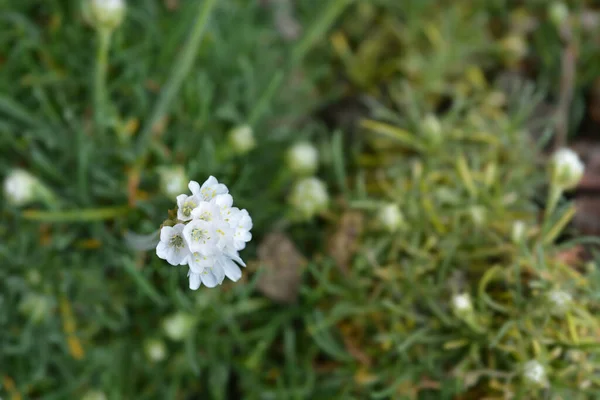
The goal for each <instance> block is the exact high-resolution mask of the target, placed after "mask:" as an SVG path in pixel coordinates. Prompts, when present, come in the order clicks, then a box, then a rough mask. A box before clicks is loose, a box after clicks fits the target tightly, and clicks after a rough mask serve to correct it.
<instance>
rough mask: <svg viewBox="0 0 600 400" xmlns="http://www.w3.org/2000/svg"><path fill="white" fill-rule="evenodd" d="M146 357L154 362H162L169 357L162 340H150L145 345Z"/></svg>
mask: <svg viewBox="0 0 600 400" xmlns="http://www.w3.org/2000/svg"><path fill="white" fill-rule="evenodd" d="M144 351H145V352H146V357H148V359H149V360H150V361H152V362H161V361H162V360H164V359H165V358H166V356H167V348H166V346H165V343H164V342H163V341H162V340H160V339H148V340H146V342H145V343H144Z"/></svg>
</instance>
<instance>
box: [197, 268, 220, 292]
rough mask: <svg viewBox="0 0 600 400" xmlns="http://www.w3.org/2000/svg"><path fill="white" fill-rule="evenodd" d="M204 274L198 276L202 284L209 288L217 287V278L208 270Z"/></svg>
mask: <svg viewBox="0 0 600 400" xmlns="http://www.w3.org/2000/svg"><path fill="white" fill-rule="evenodd" d="M205 272H206V273H204V272H203V273H202V274H200V279H201V280H202V283H204V285H205V286H206V287H209V288H213V287H215V286H217V285H218V284H219V282H218V281H217V278H216V277H215V275H214V274H213V273H212V271H211V270H210V269H207V270H206V271H205Z"/></svg>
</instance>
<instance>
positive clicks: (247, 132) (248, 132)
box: [228, 125, 256, 154]
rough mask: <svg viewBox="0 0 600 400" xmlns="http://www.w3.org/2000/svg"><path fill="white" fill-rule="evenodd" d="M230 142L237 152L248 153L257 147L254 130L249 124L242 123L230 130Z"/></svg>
mask: <svg viewBox="0 0 600 400" xmlns="http://www.w3.org/2000/svg"><path fill="white" fill-rule="evenodd" d="M228 139H229V144H230V145H231V147H232V148H233V150H234V151H235V152H236V153H237V154H246V153H247V152H249V151H250V150H252V149H253V148H254V147H256V140H255V139H254V132H253V131H252V128H251V127H250V126H248V125H241V126H238V127H236V128H234V129H232V130H231V131H230V132H229V138H228Z"/></svg>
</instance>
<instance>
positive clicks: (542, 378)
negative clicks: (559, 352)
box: [523, 360, 547, 386]
mask: <svg viewBox="0 0 600 400" xmlns="http://www.w3.org/2000/svg"><path fill="white" fill-rule="evenodd" d="M523 379H524V380H525V381H526V382H527V383H529V384H533V385H536V386H545V385H546V383H547V377H546V369H545V368H544V366H543V365H542V364H541V363H540V362H539V361H537V360H530V361H527V362H526V363H525V364H524V365H523Z"/></svg>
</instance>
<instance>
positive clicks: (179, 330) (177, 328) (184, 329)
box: [163, 312, 194, 342]
mask: <svg viewBox="0 0 600 400" xmlns="http://www.w3.org/2000/svg"><path fill="white" fill-rule="evenodd" d="M193 326H194V320H193V318H192V317H191V316H190V315H188V314H184V313H181V312H178V313H176V314H173V315H171V316H169V317H167V318H166V319H165V320H164V321H163V329H164V331H165V334H166V335H167V337H168V338H169V339H171V340H174V341H176V342H178V341H181V340H183V339H184V338H185V337H186V336H187V335H188V334H189V333H190V331H191V330H192V327H193Z"/></svg>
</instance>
